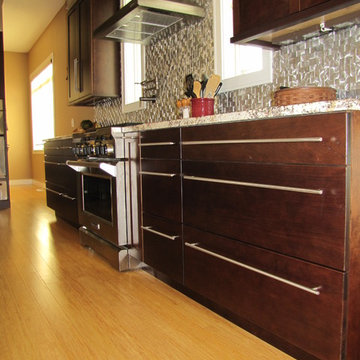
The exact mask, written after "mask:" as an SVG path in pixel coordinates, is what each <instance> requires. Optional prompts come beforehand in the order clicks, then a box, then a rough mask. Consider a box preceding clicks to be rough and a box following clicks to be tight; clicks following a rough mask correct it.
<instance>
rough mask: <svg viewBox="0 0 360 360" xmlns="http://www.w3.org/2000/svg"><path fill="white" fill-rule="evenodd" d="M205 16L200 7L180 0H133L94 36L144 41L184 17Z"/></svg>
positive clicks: (145, 42) (185, 18) (147, 40)
mask: <svg viewBox="0 0 360 360" xmlns="http://www.w3.org/2000/svg"><path fill="white" fill-rule="evenodd" d="M204 16H205V11H204V9H203V8H201V7H200V6H198V5H194V4H191V3H188V2H184V1H181V0H179V1H171V0H132V1H130V2H129V3H128V4H126V5H125V6H123V7H121V8H120V9H119V10H118V11H117V12H116V13H115V14H114V15H113V16H112V17H111V18H110V19H108V20H106V21H105V22H104V23H103V24H102V25H100V26H99V27H98V28H97V29H96V30H95V31H94V36H95V37H96V38H101V39H108V40H115V41H126V42H134V43H140V44H147V43H148V42H149V41H150V39H151V37H153V36H154V35H155V34H157V33H158V32H159V31H161V30H164V29H166V28H168V27H170V26H172V25H174V24H176V23H177V22H179V21H181V20H183V19H184V20H188V19H190V18H202V17H204Z"/></svg>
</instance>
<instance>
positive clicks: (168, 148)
mask: <svg viewBox="0 0 360 360" xmlns="http://www.w3.org/2000/svg"><path fill="white" fill-rule="evenodd" d="M140 148H141V170H140V174H141V191H142V226H141V228H142V239H143V252H144V253H143V254H144V262H145V263H146V264H148V265H150V266H151V267H152V268H153V269H155V270H157V271H159V272H161V273H162V274H164V275H166V276H167V277H168V278H170V279H172V280H175V281H177V282H178V283H182V281H183V265H182V259H183V255H182V230H181V221H182V207H181V163H180V129H164V130H151V131H144V132H142V133H141V135H140Z"/></svg>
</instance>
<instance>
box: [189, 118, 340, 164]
mask: <svg viewBox="0 0 360 360" xmlns="http://www.w3.org/2000/svg"><path fill="white" fill-rule="evenodd" d="M346 131H347V114H346V113H338V114H322V115H314V116H299V117H296V118H279V119H268V120H258V121H247V122H237V123H231V124H229V123H227V124H220V125H209V126H199V127H192V128H184V129H183V130H182V156H183V159H185V160H211V161H241V162H243V161H251V162H270V163H301V164H304V163H306V164H337V165H343V164H345V163H346V162H347V159H346Z"/></svg>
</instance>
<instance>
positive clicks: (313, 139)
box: [181, 137, 323, 145]
mask: <svg viewBox="0 0 360 360" xmlns="http://www.w3.org/2000/svg"><path fill="white" fill-rule="evenodd" d="M322 141H323V138H322V137H305V138H280V139H239V140H203V141H183V142H182V143H181V144H182V145H224V144H271V143H275V144H276V143H301V142H322Z"/></svg>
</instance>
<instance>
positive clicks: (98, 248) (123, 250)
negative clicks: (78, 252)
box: [67, 127, 141, 271]
mask: <svg viewBox="0 0 360 360" xmlns="http://www.w3.org/2000/svg"><path fill="white" fill-rule="evenodd" d="M137 139H138V136H137V133H124V131H123V128H122V127H107V128H100V129H96V130H94V131H92V132H87V133H84V134H74V135H73V152H74V154H75V156H76V158H77V160H76V161H70V160H69V161H67V165H68V166H70V167H71V168H73V169H74V170H76V171H78V172H79V173H80V174H81V176H80V183H79V184H78V191H79V197H78V198H79V203H78V207H79V223H80V224H81V227H80V229H79V232H80V240H81V243H82V244H83V245H84V246H88V247H90V248H92V249H93V250H94V251H95V252H97V253H99V254H100V255H102V256H103V257H105V258H106V259H107V260H108V261H109V262H110V263H111V265H113V266H114V267H116V268H118V269H119V270H121V271H124V270H129V269H133V268H136V267H137V266H138V265H139V263H140V257H141V253H140V248H139V235H138V206H137V194H138V181H137V169H136V166H137V161H136V160H137V152H138V150H137V147H138V140H137Z"/></svg>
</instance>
